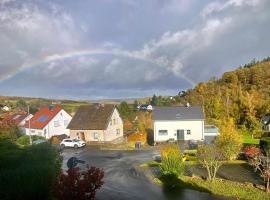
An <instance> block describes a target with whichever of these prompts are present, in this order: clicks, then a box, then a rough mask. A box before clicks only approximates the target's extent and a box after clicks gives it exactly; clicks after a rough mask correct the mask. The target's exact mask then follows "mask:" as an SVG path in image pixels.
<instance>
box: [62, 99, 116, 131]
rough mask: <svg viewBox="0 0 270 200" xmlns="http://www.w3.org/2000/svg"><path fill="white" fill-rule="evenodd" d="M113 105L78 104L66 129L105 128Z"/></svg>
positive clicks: (113, 107)
mask: <svg viewBox="0 0 270 200" xmlns="http://www.w3.org/2000/svg"><path fill="white" fill-rule="evenodd" d="M115 108H116V107H115V105H111V104H106V105H100V104H93V105H84V106H80V107H79V109H78V111H77V112H76V114H75V115H74V117H73V118H72V120H71V122H70V123H69V125H68V127H67V128H68V129H71V130H106V129H107V126H108V123H109V120H110V118H111V115H112V113H113V111H114V109H115Z"/></svg>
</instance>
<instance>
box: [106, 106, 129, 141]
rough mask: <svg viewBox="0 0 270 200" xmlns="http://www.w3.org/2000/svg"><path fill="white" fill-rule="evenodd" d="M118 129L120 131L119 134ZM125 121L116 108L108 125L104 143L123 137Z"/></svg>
mask: <svg viewBox="0 0 270 200" xmlns="http://www.w3.org/2000/svg"><path fill="white" fill-rule="evenodd" d="M117 129H118V130H119V131H120V132H119V134H117ZM123 132H124V131H123V120H122V119H121V117H120V114H119V112H118V111H117V109H116V108H115V109H114V111H113V114H112V116H111V120H110V122H109V124H108V127H107V130H106V131H105V133H104V141H112V140H114V139H117V138H119V137H123Z"/></svg>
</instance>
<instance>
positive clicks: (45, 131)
mask: <svg viewBox="0 0 270 200" xmlns="http://www.w3.org/2000/svg"><path fill="white" fill-rule="evenodd" d="M46 133H47V130H46V129H44V137H46Z"/></svg>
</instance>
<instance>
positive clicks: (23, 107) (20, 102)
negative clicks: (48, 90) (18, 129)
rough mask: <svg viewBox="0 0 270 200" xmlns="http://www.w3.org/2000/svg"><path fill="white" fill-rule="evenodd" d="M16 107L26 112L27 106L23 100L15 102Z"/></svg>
mask: <svg viewBox="0 0 270 200" xmlns="http://www.w3.org/2000/svg"><path fill="white" fill-rule="evenodd" d="M16 107H18V108H19V109H20V110H24V111H26V110H27V104H26V102H25V101H24V100H23V99H19V100H18V101H17V102H16Z"/></svg>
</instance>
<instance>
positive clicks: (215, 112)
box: [175, 57, 270, 133]
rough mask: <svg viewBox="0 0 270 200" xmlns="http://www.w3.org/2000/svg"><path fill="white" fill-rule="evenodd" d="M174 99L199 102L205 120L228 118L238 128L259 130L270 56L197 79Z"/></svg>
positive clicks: (268, 91) (269, 96) (267, 104)
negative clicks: (194, 85)
mask: <svg viewBox="0 0 270 200" xmlns="http://www.w3.org/2000/svg"><path fill="white" fill-rule="evenodd" d="M175 101H176V103H178V104H179V103H181V104H185V103H186V102H189V103H190V104H191V105H200V106H202V107H203V108H204V112H205V115H206V122H207V123H213V124H216V125H219V124H221V123H223V122H224V121H227V120H228V119H230V120H232V121H233V122H234V123H235V125H237V127H238V129H240V130H246V131H248V132H251V133H254V132H256V131H257V132H258V131H259V130H261V124H260V119H261V117H262V116H263V115H265V114H267V113H269V112H270V58H269V57H268V58H265V59H263V60H262V61H257V62H256V61H255V60H253V61H252V62H251V63H249V64H246V65H244V66H240V67H238V68H237V69H236V70H234V71H230V72H226V73H224V74H223V76H222V77H221V78H220V79H215V78H212V79H211V80H209V81H208V82H203V83H199V84H198V85H197V86H196V87H195V88H193V89H189V90H187V91H184V92H180V93H179V94H178V95H177V96H176V97H175Z"/></svg>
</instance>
